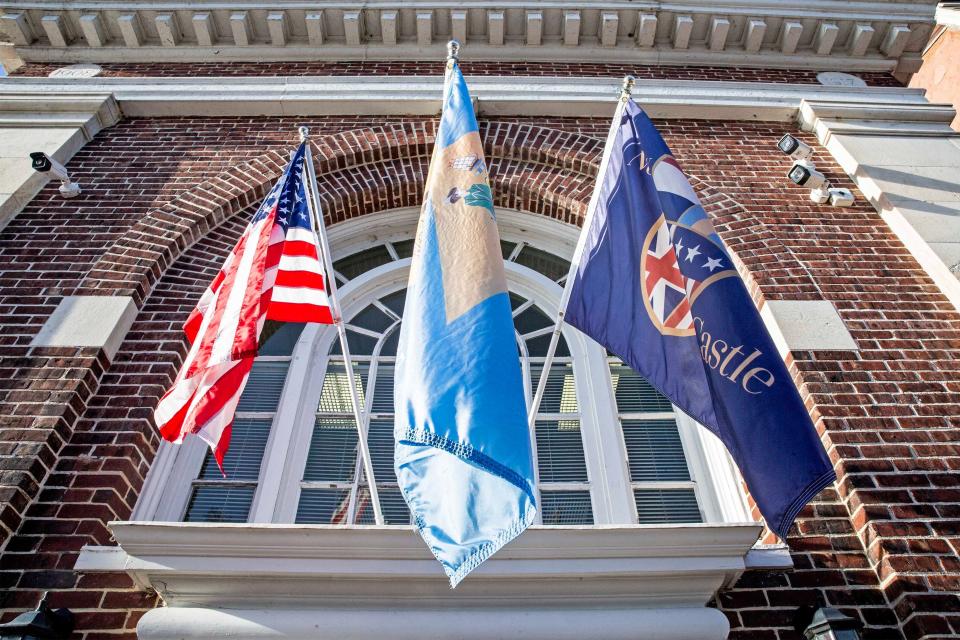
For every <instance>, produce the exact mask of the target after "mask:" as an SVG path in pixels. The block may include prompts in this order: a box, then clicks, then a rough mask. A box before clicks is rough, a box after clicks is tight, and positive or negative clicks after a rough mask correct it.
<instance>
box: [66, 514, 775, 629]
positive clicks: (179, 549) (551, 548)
mask: <svg viewBox="0 0 960 640" xmlns="http://www.w3.org/2000/svg"><path fill="white" fill-rule="evenodd" d="M110 528H111V530H112V532H113V534H114V536H115V538H116V540H117V542H118V543H119V547H87V548H85V549H84V550H83V552H82V553H81V555H80V557H79V559H78V560H77V564H76V567H75V568H76V569H77V570H78V571H84V572H91V571H126V572H127V573H128V574H130V575H131V576H132V577H133V578H134V580H136V581H137V583H138V584H139V585H140V586H142V587H144V588H152V589H155V590H156V591H157V592H158V593H159V594H160V596H161V597H162V598H163V600H164V602H165V603H166V605H167V607H166V608H163V609H156V610H153V611H151V612H149V613H147V614H146V615H145V616H144V617H143V619H142V620H141V622H140V624H139V626H138V633H139V635H140V637H141V638H150V639H152V640H167V639H173V638H178V639H181V640H192V639H194V638H196V639H197V640H199V639H200V638H215V639H220V638H228V637H229V638H234V639H238V638H251V639H253V638H266V637H268V636H269V637H271V638H277V637H283V638H307V637H310V638H313V639H318V638H328V637H329V638H368V637H369V638H384V637H389V638H391V639H394V640H403V639H405V638H417V639H418V640H421V639H423V638H431V637H438V638H439V637H457V638H465V639H466V638H470V639H472V638H478V639H479V638H484V640H486V639H488V638H491V637H495V638H521V637H522V638H539V637H543V638H554V639H562V638H583V637H591V636H592V637H597V635H598V630H600V633H599V635H602V636H603V637H604V638H606V639H610V640H613V639H616V638H635V637H637V634H638V633H640V632H641V630H644V629H646V630H651V629H655V630H656V631H657V633H656V634H655V636H656V637H657V638H660V639H664V640H665V639H668V638H678V639H679V638H684V639H687V640H690V639H693V638H704V639H707V638H711V639H712V638H716V639H718V640H719V639H721V638H725V637H726V634H727V631H728V625H727V621H726V618H725V617H724V616H723V614H721V613H720V612H719V611H716V610H714V609H709V608H706V607H705V605H706V603H707V602H708V601H709V600H710V599H711V598H712V597H713V595H714V593H715V592H716V590H717V589H718V588H719V587H721V586H722V585H724V584H729V583H730V582H731V581H734V580H736V578H737V577H738V576H739V575H740V574H741V573H742V572H743V571H744V569H745V568H747V555H748V553H749V552H750V550H751V549H752V548H753V545H754V543H755V542H756V540H757V536H758V535H759V533H760V526H759V525H757V524H723V525H714V524H704V525H685V526H675V525H623V526H594V527H531V528H530V530H528V531H527V532H526V533H525V534H524V535H522V536H520V538H518V539H517V540H516V541H514V542H513V543H511V544H510V545H508V546H507V547H505V548H504V549H503V550H502V551H500V552H499V553H498V554H497V555H495V556H494V557H493V558H491V559H490V560H488V561H487V562H486V563H485V564H484V565H483V566H482V567H480V568H479V569H477V570H476V571H475V572H474V573H473V574H471V576H470V577H469V579H467V580H466V581H464V583H463V584H462V585H461V586H460V587H458V588H457V589H456V590H454V591H451V590H450V588H449V587H448V585H447V581H446V578H445V577H444V576H443V573H442V571H441V570H440V567H439V566H438V564H437V562H436V560H434V559H433V557H432V556H431V555H430V552H429V551H428V549H427V548H426V546H424V544H423V542H422V541H421V540H420V539H419V536H417V535H416V534H415V533H414V532H413V531H412V530H410V529H408V528H405V527H377V526H354V527H333V526H323V525H312V526H300V525H272V524H242V525H221V524H182V523H161V522H157V523H152V522H150V523H148V522H115V523H112V524H111V526H110ZM644 633H645V631H644Z"/></svg>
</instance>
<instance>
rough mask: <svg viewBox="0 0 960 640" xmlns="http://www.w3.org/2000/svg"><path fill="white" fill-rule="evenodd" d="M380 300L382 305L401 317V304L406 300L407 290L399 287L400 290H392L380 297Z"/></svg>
mask: <svg viewBox="0 0 960 640" xmlns="http://www.w3.org/2000/svg"><path fill="white" fill-rule="evenodd" d="M380 302H382V303H383V306H385V307H386V308H388V309H390V311H393V312H394V313H395V314H397V317H400V318H402V317H403V306H404V304H405V303H406V302H407V290H406V289H401V290H400V291H394V292H393V293H391V294H390V295H388V296H384V297H382V298H380Z"/></svg>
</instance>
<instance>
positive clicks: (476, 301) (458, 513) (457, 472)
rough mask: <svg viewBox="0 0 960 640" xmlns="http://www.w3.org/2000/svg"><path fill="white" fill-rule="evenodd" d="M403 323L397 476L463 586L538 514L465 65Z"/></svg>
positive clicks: (453, 77)
mask: <svg viewBox="0 0 960 640" xmlns="http://www.w3.org/2000/svg"><path fill="white" fill-rule="evenodd" d="M401 327H402V328H401V330H400V343H399V346H398V348H397V363H396V374H395V383H394V384H395V387H394V402H395V409H396V418H395V420H396V423H395V426H394V436H395V439H396V453H395V461H394V462H395V468H396V472H397V480H398V481H399V483H400V488H401V490H402V492H403V497H404V499H405V500H406V501H407V505H408V506H409V507H410V511H411V512H412V513H413V517H414V521H415V523H416V526H417V528H418V529H419V531H420V535H421V536H422V537H423V539H424V541H426V543H427V545H428V546H429V547H430V550H431V551H433V554H434V555H435V556H436V557H437V559H438V560H439V561H440V563H441V564H442V565H443V570H444V571H445V572H446V574H447V576H448V577H449V578H450V584H451V585H452V586H456V585H457V583H458V582H460V580H462V579H463V577H464V576H466V575H467V574H468V573H469V572H470V571H472V570H473V569H474V568H476V567H477V566H478V565H479V564H480V563H482V562H483V561H484V560H486V559H487V558H488V557H489V556H490V555H491V554H493V553H495V552H496V551H497V550H498V549H499V548H500V547H502V546H503V545H504V544H506V543H507V542H509V541H510V540H512V539H513V538H515V537H516V536H517V535H519V534H520V533H521V532H522V531H523V530H524V529H526V528H527V526H528V525H529V524H530V523H531V522H533V519H534V516H535V515H536V498H535V496H536V493H535V490H534V480H533V478H534V476H533V458H532V455H531V446H530V435H529V431H528V428H527V419H526V409H525V398H524V389H523V380H522V377H521V373H520V362H519V359H518V357H517V344H516V340H515V337H514V328H513V319H512V315H511V311H510V298H509V296H508V294H507V281H506V276H505V274H504V268H503V257H502V255H501V253H500V238H499V234H498V233H497V221H496V218H495V216H494V211H493V194H492V193H491V191H490V186H489V184H488V182H487V167H486V164H485V163H484V159H483V147H482V145H481V143H480V135H479V133H478V130H477V120H476V117H475V116H474V113H473V106H472V104H471V103H470V94H469V93H468V91H467V86H466V83H465V82H464V80H463V76H462V75H461V73H460V69H459V68H458V67H457V65H456V64H452V68H450V70H449V71H448V75H447V82H446V84H445V87H444V99H443V115H442V116H441V118H440V126H439V129H438V131H437V142H436V147H435V148H434V152H433V159H432V160H431V163H430V171H429V175H428V176H427V183H426V193H425V197H424V203H423V208H422V210H421V213H420V222H419V226H418V228H417V237H416V240H415V244H414V250H413V258H412V260H411V264H410V282H409V285H408V288H407V301H406V306H405V308H404V313H403V324H402V325H401Z"/></svg>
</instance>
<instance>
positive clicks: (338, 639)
mask: <svg viewBox="0 0 960 640" xmlns="http://www.w3.org/2000/svg"><path fill="white" fill-rule="evenodd" d="M638 629H655V630H656V632H655V635H646V636H645V637H649V638H655V639H656V640H725V638H726V637H727V633H728V632H729V622H728V621H727V619H726V617H725V616H724V615H723V614H722V613H721V612H720V611H718V610H717V609H711V608H696V609H694V608H688V607H684V608H679V607H677V608H669V607H663V608H657V609H636V608H630V607H623V608H622V607H616V606H614V607H607V608H604V609H585V608H582V607H576V608H572V609H568V608H564V609H559V610H553V609H547V610H539V611H537V610H530V609H525V608H518V607H511V606H509V605H507V604H505V605H504V606H502V607H497V608H494V607H485V608H482V609H477V608H464V609H453V608H449V609H434V608H423V607H422V606H418V605H415V604H411V605H405V606H402V607H386V606H382V605H381V606H373V607H370V606H364V607H363V608H362V609H360V608H359V607H356V608H346V609H339V610H338V609H334V610H331V609H329V608H323V609H320V610H314V609H284V610H282V611H281V610H276V609H252V610H251V609H202V608H183V607H175V608H161V609H154V610H152V611H148V612H147V614H146V615H145V616H144V617H143V618H141V619H140V621H139V622H138V624H137V635H138V636H139V638H140V639H141V640H238V639H242V640H247V639H254V638H268V637H269V638H272V639H276V638H284V639H285V640H342V639H343V638H351V639H361V638H362V639H370V640H380V639H383V638H390V640H423V639H424V638H457V639H458V640H489V639H490V638H498V639H499V640H582V639H583V638H590V637H594V636H591V634H592V633H597V632H598V631H599V632H600V633H602V637H603V638H605V639H606V640H621V639H623V640H627V639H629V640H634V639H635V638H636V637H637V630H638ZM268 630H269V631H268Z"/></svg>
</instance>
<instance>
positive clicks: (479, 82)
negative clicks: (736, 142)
mask: <svg viewBox="0 0 960 640" xmlns="http://www.w3.org/2000/svg"><path fill="white" fill-rule="evenodd" d="M467 80H468V82H469V84H470V90H471V94H472V95H473V97H474V98H475V100H476V102H477V105H478V109H479V113H480V115H481V116H484V115H486V116H509V115H528V116H534V115H552V116H575V117H609V116H610V114H611V113H612V111H613V107H614V105H615V101H616V95H617V93H616V91H617V87H618V86H619V84H620V82H619V80H617V79H615V78H544V77H522V76H519V77H500V76H470V77H468V79H467ZM442 83H443V79H442V77H441V76H440V75H439V74H437V75H436V76H433V77H424V76H408V77H398V76H383V77H370V76H366V77H356V76H352V77H289V78H284V77H252V78H251V77H239V78H238V77H226V78H217V79H216V82H211V80H210V79H209V78H108V77H103V76H98V77H96V78H86V79H75V78H28V77H17V76H14V77H7V78H2V79H0V117H2V113H3V112H4V111H5V110H7V108H8V105H16V104H17V103H23V104H24V106H33V107H35V105H38V104H39V105H43V108H44V109H47V110H50V109H51V108H59V109H67V108H69V105H71V104H72V102H73V101H75V100H78V99H80V98H82V97H85V96H89V95H90V93H91V92H94V93H97V94H113V96H114V97H115V99H116V101H117V103H119V105H120V107H121V108H122V109H123V113H124V115H126V116H128V117H164V116H190V115H196V116H213V115H265V116H270V115H273V116H289V115H304V116H308V115H348V114H349V115H435V114H437V113H439V108H440V95H441V90H442ZM634 95H635V98H636V100H637V101H638V102H639V103H640V104H641V105H643V106H644V108H646V109H647V111H648V112H649V113H650V115H651V116H653V117H657V118H710V119H731V120H763V121H777V122H792V121H794V120H796V118H797V114H798V112H799V110H800V108H801V105H802V103H803V102H804V101H807V102H808V103H814V102H817V103H828V102H829V103H831V104H834V105H837V106H838V108H839V107H842V108H844V109H846V114H845V117H847V118H851V117H857V115H856V114H860V117H862V118H863V119H864V120H866V121H871V122H872V121H875V120H877V119H878V118H884V119H887V118H893V119H896V118H900V117H911V118H914V117H916V115H915V114H917V113H920V112H924V111H937V118H942V117H946V114H947V113H948V111H949V110H950V109H951V108H950V107H942V106H941V107H934V106H931V105H929V104H928V103H927V102H926V100H925V98H924V97H923V90H921V89H908V88H902V87H889V88H888V87H836V86H823V85H790V84H775V83H751V82H713V81H693V80H641V81H639V82H638V83H637V86H636V89H635V91H634ZM55 105H61V106H55ZM874 105H885V106H886V107H888V109H887V111H888V113H878V112H877V110H876V108H875V107H874ZM21 110H23V109H22V108H21Z"/></svg>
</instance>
